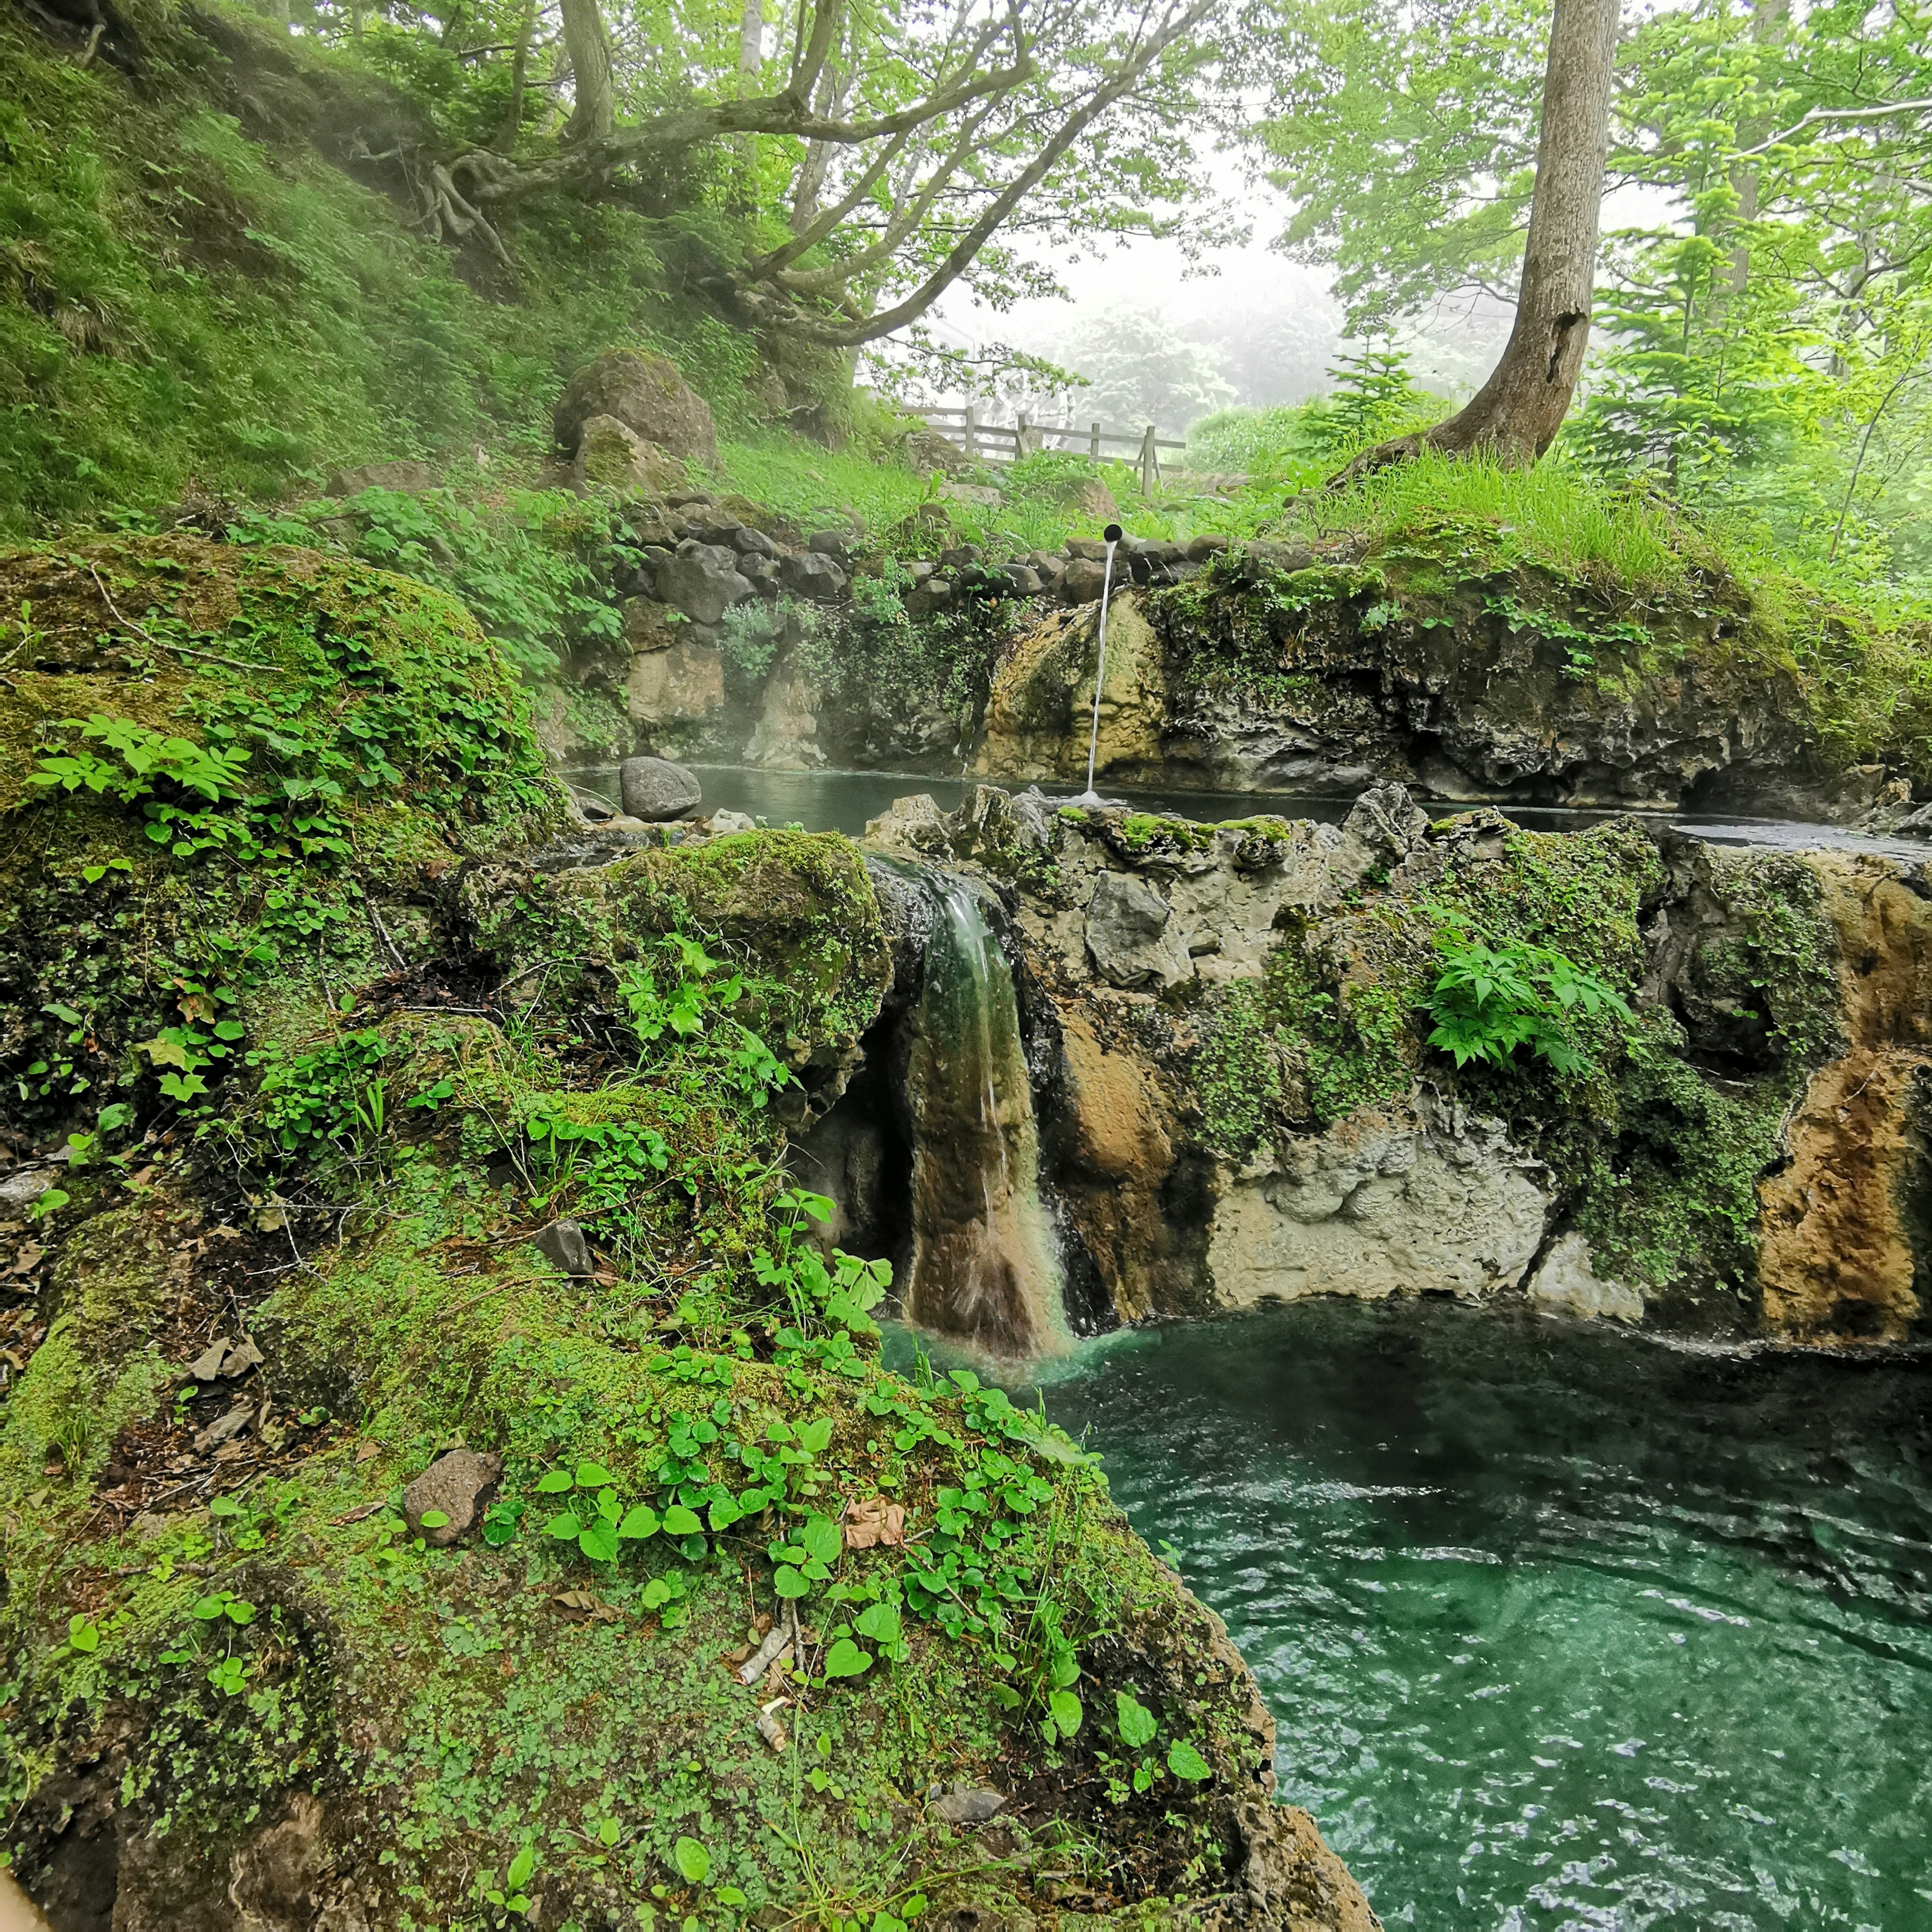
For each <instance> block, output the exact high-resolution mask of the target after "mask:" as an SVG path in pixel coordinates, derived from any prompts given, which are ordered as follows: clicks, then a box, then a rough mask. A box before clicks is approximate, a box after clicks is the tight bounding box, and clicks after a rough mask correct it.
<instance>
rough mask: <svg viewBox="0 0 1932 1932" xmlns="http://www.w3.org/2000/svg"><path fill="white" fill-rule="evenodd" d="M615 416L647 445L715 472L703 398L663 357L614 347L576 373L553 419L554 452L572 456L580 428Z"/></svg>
mask: <svg viewBox="0 0 1932 1932" xmlns="http://www.w3.org/2000/svg"><path fill="white" fill-rule="evenodd" d="M593 416H614V417H615V418H616V420H617V421H618V422H620V423H622V425H624V427H625V428H627V429H628V430H630V431H632V432H633V433H634V434H636V435H637V436H639V437H642V438H643V440H645V441H646V443H656V444H658V446H660V447H661V448H662V449H667V450H668V451H669V452H670V454H671V455H673V456H679V457H684V458H688V460H691V461H692V462H695V463H703V465H704V466H705V467H706V469H715V467H716V466H717V463H718V432H717V429H716V427H715V425H714V424H713V423H712V419H711V411H710V409H709V406H708V405H707V404H706V402H705V401H704V399H703V398H702V397H701V396H700V395H697V392H695V391H694V389H692V388H691V386H690V384H689V383H687V382H685V380H684V378H683V377H682V376H681V375H679V374H678V371H677V368H676V365H675V364H674V363H673V362H670V361H669V360H668V359H667V358H665V357H664V356H654V355H650V354H648V353H645V352H644V351H643V350H636V349H615V350H611V351H610V353H608V354H607V355H603V356H598V358H597V359H596V360H595V362H592V363H589V364H588V365H586V367H584V368H581V369H580V370H579V371H577V374H575V375H574V376H573V377H571V379H570V381H569V383H568V384H567V385H566V386H565V389H564V392H563V395H562V398H560V399H559V401H558V403H557V405H556V410H555V412H554V413H553V416H552V418H551V427H552V428H553V431H555V434H556V446H557V447H558V449H561V450H564V451H566V452H569V453H570V454H571V455H574V454H575V453H576V450H577V443H578V442H579V440H580V436H581V433H582V431H583V425H585V424H586V422H589V420H590V419H592V417H593Z"/></svg>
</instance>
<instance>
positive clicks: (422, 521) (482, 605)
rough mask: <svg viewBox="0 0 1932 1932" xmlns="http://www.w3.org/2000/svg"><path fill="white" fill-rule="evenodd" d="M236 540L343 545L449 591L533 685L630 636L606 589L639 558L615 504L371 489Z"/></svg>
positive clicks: (281, 514) (253, 517)
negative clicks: (580, 654) (574, 654)
mask: <svg viewBox="0 0 1932 1932" xmlns="http://www.w3.org/2000/svg"><path fill="white" fill-rule="evenodd" d="M227 532H228V535H229V540H230V541H234V542H242V543H282V544H306V545H311V546H314V547H326V546H330V545H336V544H340V545H341V547H346V548H347V549H349V550H350V551H352V552H353V554H354V555H356V556H359V557H360V558H362V559H363V560H364V561H365V562H369V563H374V564H376V565H380V567H381V568H383V569H386V570H395V571H401V572H403V573H404V574H406V575H407V576H410V577H415V578H416V579H417V580H419V581H420V582H422V583H431V584H434V585H435V586H437V588H438V589H442V590H446V591H449V592H450V593H451V594H452V595H454V596H455V597H458V598H460V599H461V600H462V601H463V603H465V604H467V605H468V606H469V609H470V610H471V612H472V613H473V614H474V615H475V618H476V619H477V621H478V623H480V624H481V625H482V627H483V628H484V631H487V633H488V634H489V635H490V637H493V638H494V639H495V640H496V642H497V643H499V644H500V645H501V646H502V649H503V651H504V653H505V655H506V656H507V657H508V658H509V659H510V661H511V663H513V664H515V665H516V667H517V669H518V670H520V671H521V672H522V673H523V675H524V676H526V677H529V678H535V677H540V676H543V675H544V673H547V672H550V671H553V670H556V667H557V665H558V662H559V659H558V655H557V649H556V646H558V645H559V644H564V645H568V646H579V647H581V646H597V645H607V646H615V645H616V643H617V641H618V640H619V638H620V637H621V636H622V628H623V626H622V620H621V619H620V618H619V616H618V613H617V610H616V606H615V604H614V603H613V600H612V598H611V597H610V594H609V591H608V589H607V586H608V584H609V582H610V575H611V573H612V571H613V570H614V569H616V568H619V567H622V566H625V565H632V564H634V563H635V562H637V552H636V550H634V547H632V546H631V544H629V543H628V541H626V532H625V527H624V525H623V523H622V517H621V514H620V512H619V508H618V506H617V505H616V504H615V503H614V502H612V501H610V499H607V498H600V497H598V496H582V497H580V496H574V495H572V494H571V493H570V492H569V491H568V490H508V491H506V492H505V493H503V494H502V496H499V497H496V498H493V499H490V500H488V501H487V502H482V503H469V502H464V501H463V500H462V499H461V498H460V496H458V494H457V493H456V492H455V491H454V490H430V491H428V492H426V493H421V494H405V493H402V492H401V491H398V490H381V489H371V490H362V491H361V492H360V493H358V494H357V495H356V496H352V497H350V498H348V499H347V500H346V501H327V502H311V503H308V504H305V505H302V506H300V507H299V508H291V509H287V510H282V511H276V512H275V513H273V514H266V513H263V512H260V511H251V510H242V511H238V512H236V514H235V516H234V517H233V520H231V521H230V522H229V524H228V526H227ZM350 532H353V535H350V534H349V533H350ZM345 535H347V536H348V541H347V542H346V543H345V542H344V541H343V539H344V537H345Z"/></svg>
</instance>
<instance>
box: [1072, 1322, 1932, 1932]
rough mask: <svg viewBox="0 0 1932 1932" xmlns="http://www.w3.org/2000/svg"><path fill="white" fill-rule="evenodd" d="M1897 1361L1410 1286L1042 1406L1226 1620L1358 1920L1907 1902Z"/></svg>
mask: <svg viewBox="0 0 1932 1932" xmlns="http://www.w3.org/2000/svg"><path fill="white" fill-rule="evenodd" d="M1928 1397H1932V1370H1928V1369H1927V1367H1924V1366H1923V1365H1921V1366H1918V1367H1900V1366H1893V1367H1884V1368H1872V1367H1858V1366H1853V1365H1849V1364H1841V1363H1836V1362H1831V1361H1817V1360H1812V1359H1802V1360H1792V1359H1787V1360H1784V1361H1775V1360H1769V1359H1763V1358H1760V1359H1758V1360H1755V1361H1741V1360H1738V1359H1735V1358H1714V1357H1711V1356H1697V1355H1684V1354H1679V1353H1674V1352H1668V1351H1666V1350H1664V1349H1660V1348H1658V1347H1656V1346H1652V1345H1649V1344H1646V1343H1640V1342H1637V1341H1634V1340H1631V1339H1629V1338H1628V1337H1619V1336H1613V1335H1604V1334H1597V1333H1595V1332H1594V1331H1591V1330H1589V1329H1587V1328H1576V1327H1572V1326H1570V1325H1559V1324H1557V1323H1555V1322H1548V1321H1541V1322H1538V1321H1533V1320H1517V1319H1512V1318H1509V1317H1505V1316H1496V1315H1493V1314H1490V1313H1469V1312H1466V1311H1463V1310H1457V1309H1455V1308H1451V1307H1441V1306H1437V1305H1429V1304H1425V1305H1420V1306H1418V1305H1415V1304H1409V1305H1406V1306H1398V1307H1375V1306H1368V1305H1358V1304H1346V1303H1326V1304H1314V1303H1310V1304H1303V1305H1301V1306H1300V1307H1289V1308H1285V1309H1280V1310H1274V1311H1271V1312H1268V1313H1263V1314H1259V1315H1255V1316H1247V1317H1244V1318H1242V1319H1238V1320H1234V1321H1229V1322H1220V1323H1215V1324H1212V1325H1202V1326H1195V1327H1175V1328H1166V1329H1162V1330H1157V1331H1141V1332H1139V1333H1137V1334H1128V1335H1123V1336H1118V1337H1113V1338H1111V1339H1110V1340H1108V1341H1107V1342H1106V1343H1102V1344H1100V1345H1098V1346H1093V1347H1091V1348H1090V1349H1088V1350H1087V1351H1085V1352H1083V1354H1082V1356H1081V1357H1080V1358H1079V1360H1078V1361H1077V1362H1076V1364H1075V1366H1074V1367H1073V1370H1072V1372H1071V1373H1070V1374H1069V1375H1068V1376H1067V1377H1066V1378H1065V1379H1062V1380H1061V1381H1059V1382H1057V1383H1056V1384H1055V1385H1053V1386H1052V1387H1051V1388H1049V1390H1048V1391H1047V1392H1046V1399H1047V1406H1048V1409H1049V1413H1050V1414H1051V1415H1053V1416H1054V1417H1055V1419H1056V1420H1058V1421H1060V1422H1061V1424H1064V1426H1065V1427H1067V1428H1068V1429H1070V1430H1072V1431H1073V1433H1075V1434H1076V1435H1081V1434H1085V1436H1087V1438H1088V1441H1089V1442H1090V1443H1091V1446H1093V1447H1094V1448H1097V1449H1099V1450H1100V1451H1101V1452H1102V1453H1103V1454H1104V1456H1105V1458H1106V1466H1107V1469H1108V1471H1109V1475H1110V1477H1111V1479H1112V1484H1113V1487H1114V1493H1115V1496H1116V1497H1117V1498H1118V1499H1119V1501H1120V1502H1121V1504H1122V1505H1124V1507H1125V1508H1126V1509H1127V1512H1128V1514H1130V1516H1131V1517H1133V1520H1134V1522H1135V1523H1136V1526H1138V1528H1139V1529H1140V1530H1141V1531H1142V1533H1143V1534H1144V1535H1146V1536H1147V1537H1148V1538H1149V1539H1150V1540H1151V1541H1154V1543H1155V1544H1157V1545H1158V1544H1160V1543H1161V1542H1163V1541H1166V1542H1168V1543H1171V1544H1172V1545H1173V1546H1174V1547H1175V1550H1176V1551H1177V1552H1178V1559H1179V1561H1180V1563H1181V1568H1182V1569H1183V1570H1184V1572H1185V1574H1187V1578H1188V1580H1189V1581H1190V1583H1192V1584H1193V1586H1194V1588H1195V1589H1196V1591H1197V1592H1199V1595H1202V1597H1203V1598H1205V1599H1206V1601H1208V1602H1209V1603H1210V1604H1212V1605H1213V1606H1214V1607H1215V1608H1216V1609H1217V1610H1219V1611H1220V1613H1221V1614H1222V1615H1223V1616H1224V1617H1226V1619H1227V1621H1228V1624H1229V1628H1230V1630H1231V1631H1232V1633H1233V1634H1234V1637H1235V1640H1236V1641H1237V1642H1238V1643H1239V1644H1240V1646H1241V1649H1242V1651H1243V1652H1244V1654H1245V1655H1247V1658H1248V1659H1249V1661H1250V1662H1251V1663H1252V1664H1253V1666H1254V1667H1255V1670H1256V1673H1257V1675H1258V1676H1259V1679H1260V1680H1261V1684H1262V1690H1263V1691H1264V1693H1265V1694H1266V1696H1267V1698H1268V1702H1269V1704H1270V1706H1271V1708H1272V1709H1273V1710H1274V1714H1275V1717H1276V1719H1277V1723H1278V1724H1279V1726H1280V1755H1279V1766H1280V1774H1281V1778H1282V1783H1283V1790H1284V1793H1285V1795H1286V1796H1289V1797H1290V1798H1292V1799H1293V1800H1294V1801H1295V1802H1297V1803H1299V1804H1302V1805H1307V1807H1308V1808H1310V1810H1311V1811H1313V1812H1314V1814H1316V1817H1317V1818H1318V1819H1319V1820H1320V1821H1321V1824H1322V1829H1323V1830H1324V1831H1325V1832H1326V1833H1327V1835H1328V1838H1329V1839H1330V1841H1331V1843H1333V1844H1334V1846H1336V1848H1337V1849H1338V1850H1339V1851H1340V1852H1342V1853H1343V1855H1344V1856H1345V1857H1346V1858H1347V1859H1348V1861H1349V1864H1350V1865H1351V1866H1352V1868H1353V1869H1354V1870H1355V1873H1356V1874H1357V1876H1358V1877H1359V1878H1360V1879H1361V1881H1362V1882H1363V1884H1364V1886H1365V1887H1367V1889H1368V1890H1369V1891H1370V1894H1371V1895H1372V1897H1373V1900H1374V1903H1375V1905H1376V1909H1377V1910H1378V1912H1379V1913H1380V1914H1381V1915H1382V1919H1383V1921H1385V1923H1386V1924H1390V1925H1391V1926H1393V1925H1398V1924H1400V1925H1410V1924H1414V1925H1418V1926H1428V1927H1453V1928H1457V1932H1460V1928H1464V1927H1477V1928H1491V1927H1511V1928H1517V1927H1523V1928H1527V1927H1538V1928H1543V1927H1550V1928H1554V1927H1619V1928H1634V1927H1652V1926H1656V1927H1666V1926H1667V1927H1697V1928H1700V1932H1702V1929H1703V1928H1733V1927H1810V1926H1820V1925H1827V1926H1835V1925H1844V1926H1870V1927H1883V1928H1885V1932H1909V1928H1917V1927H1932V1622H1928V1613H1932V1421H1928Z"/></svg>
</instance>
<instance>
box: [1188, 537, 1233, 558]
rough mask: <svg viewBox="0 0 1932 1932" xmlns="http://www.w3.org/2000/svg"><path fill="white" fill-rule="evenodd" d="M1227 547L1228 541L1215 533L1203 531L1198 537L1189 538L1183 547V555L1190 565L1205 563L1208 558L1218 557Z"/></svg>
mask: <svg viewBox="0 0 1932 1932" xmlns="http://www.w3.org/2000/svg"><path fill="white" fill-rule="evenodd" d="M1228 546H1229V539H1228V538H1226V537H1224V536H1223V535H1220V533H1219V532H1217V531H1211V530H1210V531H1204V532H1202V534H1201V535H1199V536H1198V537H1190V538H1188V539H1187V543H1186V544H1185V545H1184V547H1183V554H1184V556H1186V557H1187V560H1188V562H1190V563H1205V562H1207V561H1208V559H1209V558H1210V557H1211V556H1220V554H1221V553H1222V552H1223V550H1226V548H1227V547H1228Z"/></svg>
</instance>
